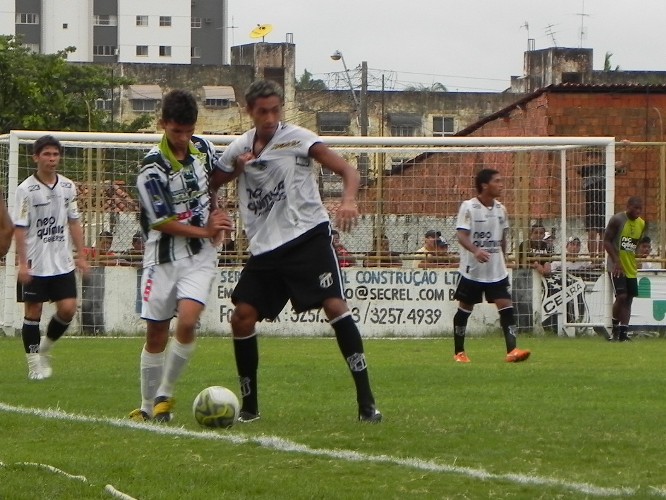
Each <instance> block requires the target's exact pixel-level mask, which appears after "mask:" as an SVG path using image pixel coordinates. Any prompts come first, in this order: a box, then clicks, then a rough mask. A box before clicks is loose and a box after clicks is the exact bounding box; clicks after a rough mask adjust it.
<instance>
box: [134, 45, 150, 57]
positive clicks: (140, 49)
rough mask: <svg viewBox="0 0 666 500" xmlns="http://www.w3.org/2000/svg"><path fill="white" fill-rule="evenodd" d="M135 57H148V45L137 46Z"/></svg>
mask: <svg viewBox="0 0 666 500" xmlns="http://www.w3.org/2000/svg"><path fill="white" fill-rule="evenodd" d="M136 55H137V56H140V57H148V45H137V46H136Z"/></svg>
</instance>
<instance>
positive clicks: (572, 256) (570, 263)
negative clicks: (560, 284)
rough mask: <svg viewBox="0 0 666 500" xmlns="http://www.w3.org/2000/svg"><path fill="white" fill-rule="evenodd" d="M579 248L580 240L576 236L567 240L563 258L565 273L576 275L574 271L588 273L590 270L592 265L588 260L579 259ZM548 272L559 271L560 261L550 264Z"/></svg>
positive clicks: (560, 268) (560, 267)
mask: <svg viewBox="0 0 666 500" xmlns="http://www.w3.org/2000/svg"><path fill="white" fill-rule="evenodd" d="M580 248H581V242H580V238H579V237H578V236H570V237H569V239H568V240H567V247H566V255H565V256H564V258H565V259H566V260H567V272H570V273H572V274H576V271H588V270H590V269H591V268H592V263H591V262H590V261H589V260H585V259H584V258H581V256H580ZM550 270H551V271H552V272H556V271H561V270H562V259H560V260H556V261H554V262H552V263H551V265H550Z"/></svg>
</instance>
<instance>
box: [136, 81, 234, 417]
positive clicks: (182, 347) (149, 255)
mask: <svg viewBox="0 0 666 500" xmlns="http://www.w3.org/2000/svg"><path fill="white" fill-rule="evenodd" d="M197 117H198V108H197V103H196V100H195V98H194V96H193V95H192V94H191V93H189V92H186V91H184V90H172V91H171V92H169V93H168V94H167V95H166V96H164V99H163V101H162V116H161V119H160V126H161V127H162V128H163V129H164V136H163V137H162V141H161V142H160V144H159V145H157V146H156V147H154V148H153V149H152V150H151V151H150V152H149V153H148V154H147V155H146V157H145V158H144V159H143V162H142V164H141V170H140V172H139V175H138V177H137V189H138V191H139V202H140V205H141V228H142V230H143V233H144V235H145V239H146V243H145V248H144V254H143V274H142V279H141V294H142V303H141V317H142V318H143V319H145V320H146V323H147V327H146V343H145V345H144V347H143V350H142V352H141V357H140V373H141V407H140V408H138V409H136V410H134V411H132V412H131V413H130V415H129V417H130V418H131V419H132V420H136V421H145V420H150V419H151V418H153V419H154V420H156V421H158V422H168V421H170V420H171V417H172V409H173V391H174V386H175V383H176V381H177V380H178V378H179V377H180V375H181V374H182V372H183V370H184V369H185V367H186V366H187V363H188V362H189V359H190V357H191V356H192V354H193V351H194V345H195V329H196V325H197V323H198V321H199V317H200V316H201V313H202V312H203V310H204V307H205V306H206V301H207V300H208V296H209V295H210V290H211V286H212V284H213V279H214V278H215V273H216V272H217V252H216V250H215V247H214V246H213V244H212V242H211V239H213V238H216V237H217V236H218V235H219V234H220V232H221V231H223V230H232V229H233V224H232V221H231V219H230V218H229V216H228V215H227V214H226V213H224V212H222V211H220V210H217V209H216V208H215V207H213V206H212V204H214V203H215V202H214V197H211V195H210V192H209V180H210V175H211V172H212V171H213V168H214V163H215V162H216V161H217V157H216V154H215V150H214V148H213V146H212V144H210V143H209V142H208V141H206V140H204V139H202V138H198V137H194V136H193V134H194V129H195V126H196V122H197ZM176 314H177V315H178V322H177V324H176V331H175V334H174V336H173V338H172V339H171V341H170V342H169V326H170V324H171V319H172V318H173V317H174V315H176ZM167 344H168V348H167Z"/></svg>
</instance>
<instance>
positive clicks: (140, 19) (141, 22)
mask: <svg viewBox="0 0 666 500" xmlns="http://www.w3.org/2000/svg"><path fill="white" fill-rule="evenodd" d="M136 25H137V26H148V16H136Z"/></svg>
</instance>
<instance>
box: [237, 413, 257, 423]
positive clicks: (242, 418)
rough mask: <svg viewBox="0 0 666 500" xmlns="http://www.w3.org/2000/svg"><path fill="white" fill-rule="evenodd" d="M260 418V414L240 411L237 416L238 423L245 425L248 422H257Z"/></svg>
mask: <svg viewBox="0 0 666 500" xmlns="http://www.w3.org/2000/svg"><path fill="white" fill-rule="evenodd" d="M260 418H261V414H259V413H250V412H249V411H245V410H241V411H240V413H239V414H238V421H239V422H240V423H241V424H247V423H249V422H254V421H255V420H259V419H260Z"/></svg>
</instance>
